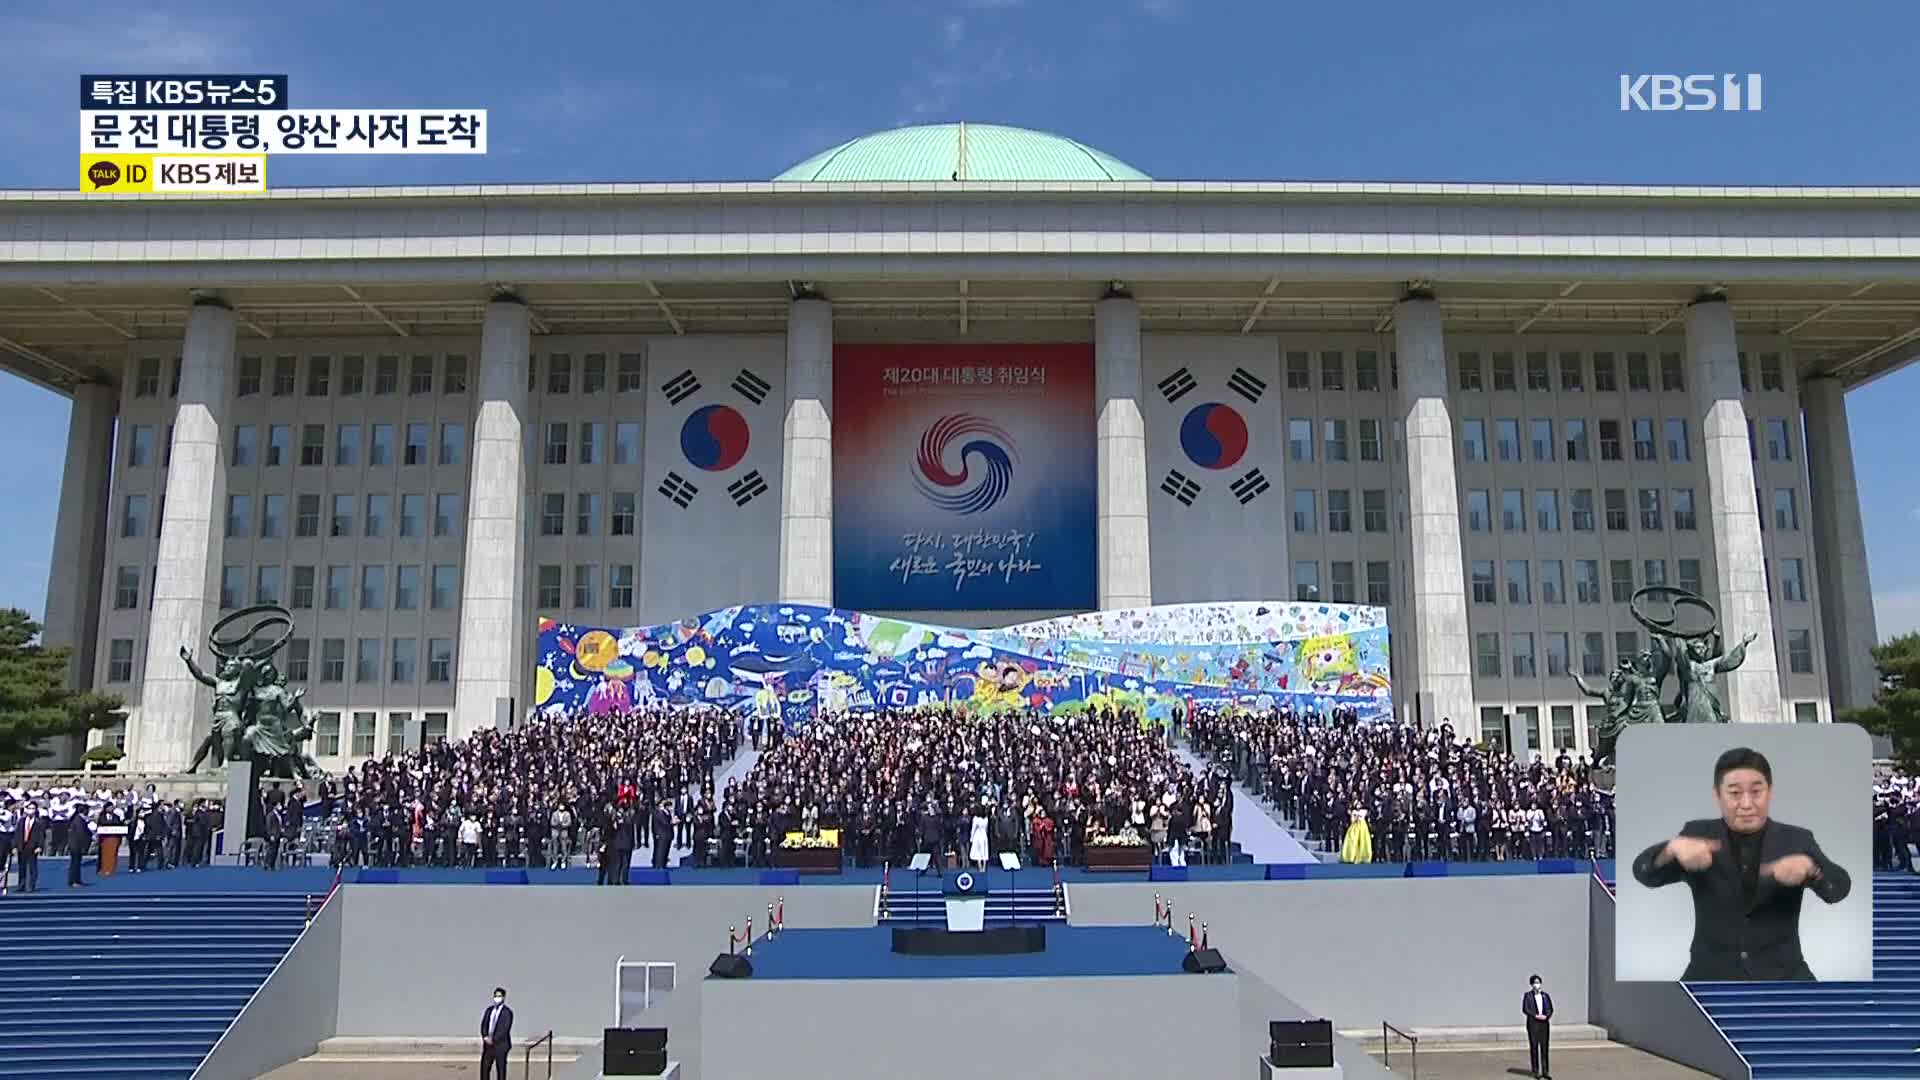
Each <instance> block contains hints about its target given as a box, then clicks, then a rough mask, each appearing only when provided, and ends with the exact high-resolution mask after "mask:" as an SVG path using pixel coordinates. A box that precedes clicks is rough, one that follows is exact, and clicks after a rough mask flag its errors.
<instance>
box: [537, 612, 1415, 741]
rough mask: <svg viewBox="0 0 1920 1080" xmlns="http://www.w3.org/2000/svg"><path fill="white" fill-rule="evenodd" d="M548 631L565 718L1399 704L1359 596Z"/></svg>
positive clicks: (543, 700)
mask: <svg viewBox="0 0 1920 1080" xmlns="http://www.w3.org/2000/svg"><path fill="white" fill-rule="evenodd" d="M1086 631H1094V632H1096V633H1098V634H1103V635H1110V636H1107V637H1100V636H1080V635H1081V634H1082V633H1084V632H1086ZM539 632H540V668H539V670H538V671H537V672H536V679H537V683H538V685H537V686H536V688H535V691H534V700H535V701H536V702H538V704H539V708H540V709H541V710H543V711H548V712H552V713H555V714H565V713H570V712H575V711H581V710H585V711H588V712H610V711H615V710H620V709H626V708H632V707H643V706H646V705H648V704H653V703H668V702H671V703H682V704H690V703H698V702H706V703H709V704H714V705H719V706H722V707H724V708H728V709H733V710H736V711H740V712H749V711H752V710H753V709H754V708H755V707H756V703H757V699H758V700H759V701H766V700H769V699H768V698H763V697H761V692H762V690H763V689H765V690H770V691H772V696H771V699H770V700H773V701H777V702H778V704H779V707H780V709H781V711H782V713H783V715H784V716H785V718H786V720H787V722H788V723H790V724H793V723H798V722H800V721H801V720H804V719H807V718H808V717H810V716H812V715H813V714H814V713H815V712H816V711H817V710H822V709H824V710H826V711H829V712H842V711H849V710H860V709H872V708H905V707H913V706H919V705H928V704H940V703H949V702H950V703H953V704H957V705H959V706H961V707H963V708H966V709H969V710H973V711H977V712H993V711H998V710H1004V709H1025V708H1037V709H1040V710H1042V711H1045V712H1049V713H1051V712H1070V711H1074V710H1079V709H1085V708H1087V707H1088V706H1089V705H1092V706H1095V707H1097V706H1100V705H1103V704H1123V705H1130V706H1132V707H1134V708H1137V709H1139V710H1140V711H1141V712H1142V713H1143V715H1146V716H1149V717H1162V716H1165V715H1167V714H1168V713H1169V712H1170V711H1171V710H1172V708H1173V707H1174V706H1175V705H1177V704H1180V703H1182V702H1188V701H1192V702H1197V703H1201V704H1206V703H1216V702H1224V701H1237V702H1245V703H1248V704H1252V705H1255V706H1258V707H1272V706H1277V705H1280V704H1292V705H1293V706H1295V707H1296V708H1305V709H1311V710H1314V711H1318V712H1326V711H1328V710H1330V709H1332V708H1334V707H1336V706H1348V707H1352V708H1355V709H1357V710H1359V711H1360V712H1361V714H1362V715H1363V716H1367V717H1370V718H1372V717H1378V718H1385V717H1387V716H1389V715H1391V713H1392V708H1393V701H1392V684H1391V682H1390V680H1389V677H1388V666H1389V662H1390V659H1391V652H1390V648H1389V645H1388V635H1387V619H1386V611H1385V609H1384V608H1377V607H1361V606H1356V605H1351V604H1283V603H1244V604H1185V605H1172V606H1168V607H1159V608H1141V609H1137V610H1132V611H1124V612H1096V613H1093V614H1090V615H1083V616H1074V617H1071V618H1068V619H1056V620H1049V621H1047V622H1039V623H1026V624H1022V625H1018V626H1011V627H1007V628H1005V629H1001V630H959V629H954V628H952V627H945V626H934V625H929V624H925V623H915V622H906V621H902V620H899V619H884V618H877V617H875V616H872V615H865V614H862V613H860V612H857V611H846V610H843V609H840V608H824V607H811V606H806V605H800V604H756V605H749V606H742V607H730V608H726V609H723V610H721V611H714V612H709V613H708V614H706V615H702V616H699V617H697V618H691V619H685V620H682V621H680V622H676V623H666V624H663V625H660V626H646V627H636V628H631V629H625V630H610V629H599V628H594V627H586V626H573V625H569V624H566V623H560V622H555V621H553V620H551V619H542V620H541V621H540V631H539ZM1250 634H1253V635H1258V636H1253V637H1249V635H1250ZM1230 638H1231V639H1233V640H1228V639H1230Z"/></svg>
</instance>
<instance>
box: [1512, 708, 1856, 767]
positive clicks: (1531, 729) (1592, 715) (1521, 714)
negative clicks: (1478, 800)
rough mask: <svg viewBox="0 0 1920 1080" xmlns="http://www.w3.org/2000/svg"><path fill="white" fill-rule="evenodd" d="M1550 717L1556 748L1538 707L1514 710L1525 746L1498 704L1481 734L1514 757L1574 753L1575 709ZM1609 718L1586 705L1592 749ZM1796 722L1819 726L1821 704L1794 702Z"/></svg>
mask: <svg viewBox="0 0 1920 1080" xmlns="http://www.w3.org/2000/svg"><path fill="white" fill-rule="evenodd" d="M1549 715H1550V717H1551V720H1552V724H1553V728H1552V734H1553V745H1552V746H1546V745H1543V744H1542V743H1541V741H1540V735H1541V731H1540V709H1539V707H1538V706H1534V705H1520V706H1516V707H1515V708H1514V710H1513V714H1512V719H1513V721H1514V722H1515V724H1516V725H1517V727H1518V729H1519V732H1520V738H1521V739H1522V740H1523V745H1520V746H1513V747H1509V746H1508V736H1509V732H1508V725H1507V721H1508V715H1507V711H1506V710H1505V709H1503V708H1501V707H1500V706H1498V705H1483V706H1481V708H1480V734H1481V737H1482V738H1484V739H1486V740H1488V741H1489V742H1491V743H1493V744H1495V745H1496V746H1498V747H1499V748H1501V749H1507V750H1511V752H1513V753H1514V754H1516V755H1519V756H1522V757H1524V756H1525V755H1526V754H1527V753H1528V752H1529V751H1539V752H1541V753H1542V754H1550V753H1553V752H1557V751H1560V750H1566V751H1569V752H1571V751H1573V750H1574V749H1576V748H1577V746H1578V744H1576V743H1575V742H1574V730H1573V719H1574V707H1573V706H1572V705H1554V706H1552V707H1551V712H1550V714H1549ZM1606 715H1607V707H1606V706H1605V705H1588V706H1586V709H1585V716H1586V728H1587V730H1586V740H1587V741H1586V745H1587V746H1588V747H1592V746H1593V745H1594V744H1595V739H1596V738H1597V736H1596V735H1595V732H1596V731H1597V730H1598V729H1599V728H1600V727H1601V726H1602V725H1603V723H1604V722H1605V720H1606ZM1793 719H1794V722H1795V723H1799V724H1817V723H1819V722H1820V705H1819V703H1818V702H1813V701H1796V702H1794V703H1793Z"/></svg>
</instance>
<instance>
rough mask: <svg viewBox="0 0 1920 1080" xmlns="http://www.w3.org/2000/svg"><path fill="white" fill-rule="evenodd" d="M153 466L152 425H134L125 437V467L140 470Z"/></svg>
mask: <svg viewBox="0 0 1920 1080" xmlns="http://www.w3.org/2000/svg"><path fill="white" fill-rule="evenodd" d="M151 464H153V425H152V424H135V425H133V428H132V430H131V431H130V432H129V433H128V435H127V467H128V468H132V469H138V468H142V467H144V466H147V465H151Z"/></svg>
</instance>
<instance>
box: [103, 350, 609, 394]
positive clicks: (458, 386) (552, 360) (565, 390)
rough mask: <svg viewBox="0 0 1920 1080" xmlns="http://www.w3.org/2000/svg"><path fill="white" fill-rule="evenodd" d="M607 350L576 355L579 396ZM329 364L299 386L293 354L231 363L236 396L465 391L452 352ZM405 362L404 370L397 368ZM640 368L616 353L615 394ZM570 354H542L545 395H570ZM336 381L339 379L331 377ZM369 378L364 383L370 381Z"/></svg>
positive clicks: (151, 389)
mask: <svg viewBox="0 0 1920 1080" xmlns="http://www.w3.org/2000/svg"><path fill="white" fill-rule="evenodd" d="M607 359H608V357H607V354H605V353H587V354H586V355H584V356H582V357H581V358H580V365H579V375H580V378H579V380H578V382H579V387H580V392H581V393H583V394H599V393H603V392H605V391H606V389H607V376H608V371H609V365H608V363H607ZM338 360H339V364H338V366H336V365H335V363H334V361H335V358H334V357H332V356H309V357H307V358H306V363H305V365H304V372H305V378H304V386H303V385H302V382H303V380H302V370H303V369H302V364H301V359H300V357H297V356H275V357H272V358H271V361H269V359H268V358H266V357H260V356H242V357H240V359H239V363H238V364H237V365H236V370H235V378H234V396H235V397H242V398H245V397H255V396H258V395H260V394H262V393H266V394H269V395H271V396H273V397H293V396H294V395H295V394H296V393H303V394H304V395H305V396H306V397H317V398H324V397H333V396H335V395H338V396H340V397H358V396H360V395H362V394H364V393H367V392H368V390H369V382H371V391H372V393H373V395H374V396H376V397H384V396H390V395H394V394H398V393H400V390H401V385H402V383H401V375H402V372H403V367H404V373H405V375H406V382H405V387H406V392H407V394H408V395H409V396H418V395H423V394H431V393H433V392H434V388H435V377H436V375H437V376H438V383H439V390H440V392H441V393H442V394H464V393H466V392H467V388H468V383H469V380H468V370H469V365H468V360H467V357H466V356H464V355H461V354H458V353H450V354H448V355H446V356H443V357H439V358H437V359H436V358H435V357H433V356H428V355H413V356H408V357H404V358H403V357H400V356H396V355H386V356H375V357H373V362H372V364H371V365H369V364H368V362H367V357H365V356H341V357H339V358H338ZM403 360H404V365H403ZM539 366H540V365H539V363H538V361H537V360H530V361H529V363H528V364H527V389H529V390H533V389H537V378H538V376H537V371H538V369H539ZM645 370H646V369H645V366H644V364H643V362H642V357H641V354H639V353H621V354H619V356H618V358H617V360H616V362H615V365H614V366H613V376H614V389H615V390H617V391H618V392H620V393H623V394H631V393H638V392H640V391H641V390H643V389H645V374H644V373H645ZM574 371H575V368H574V363H573V357H572V356H571V355H570V354H567V353H554V354H552V355H550V356H548V357H547V364H546V374H547V382H546V390H547V393H549V394H570V393H572V392H573V388H574V384H575V380H574ZM160 373H161V364H160V359H159V358H158V357H152V356H149V357H144V358H142V359H141V360H140V361H139V362H138V363H137V364H136V365H135V368H134V379H133V396H134V397H137V398H152V397H159V396H160ZM336 376H337V377H336ZM369 377H370V378H369ZM168 395H169V396H171V397H179V396H180V359H179V358H178V357H175V358H174V359H173V362H172V365H171V369H170V382H169V389H168Z"/></svg>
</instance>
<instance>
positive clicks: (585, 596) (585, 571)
mask: <svg viewBox="0 0 1920 1080" xmlns="http://www.w3.org/2000/svg"><path fill="white" fill-rule="evenodd" d="M597 569H598V568H597V567H594V566H592V565H590V564H586V563H582V564H579V565H576V566H575V567H574V568H573V606H574V607H575V608H576V609H587V608H591V607H593V598H594V596H596V595H597V593H596V592H595V590H594V587H593V576H594V573H595V572H596V570H597Z"/></svg>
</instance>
